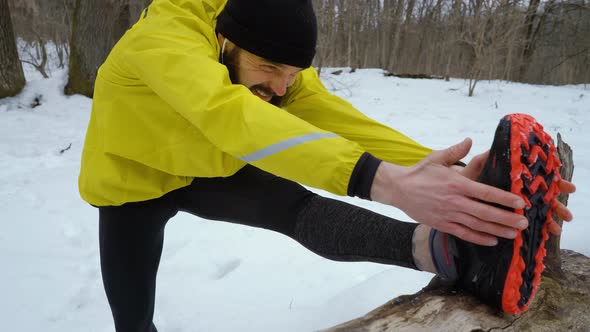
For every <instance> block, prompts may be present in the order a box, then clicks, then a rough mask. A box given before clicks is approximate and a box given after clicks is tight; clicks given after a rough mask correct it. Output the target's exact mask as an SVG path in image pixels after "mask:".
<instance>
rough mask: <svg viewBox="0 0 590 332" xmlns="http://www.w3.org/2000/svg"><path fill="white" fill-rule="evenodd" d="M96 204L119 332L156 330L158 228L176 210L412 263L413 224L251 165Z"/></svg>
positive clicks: (325, 250)
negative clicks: (156, 193) (154, 193)
mask: <svg viewBox="0 0 590 332" xmlns="http://www.w3.org/2000/svg"><path fill="white" fill-rule="evenodd" d="M99 211H100V212H99V215H100V217H99V220H100V221H99V222H100V226H99V232H100V235H99V236H100V261H101V269H102V278H103V283H104V287H105V291H106V295H107V298H108V300H109V304H110V306H111V310H112V313H113V318H114V320H115V327H116V330H117V331H118V332H122V331H123V332H131V331H133V332H139V331H141V332H144V331H150V332H153V331H156V328H155V326H154V324H153V322H152V318H153V315H154V299H155V290H156V274H157V272H158V265H159V263H160V256H161V253H162V246H163V243H164V228H165V226H166V223H167V222H168V220H169V219H170V218H172V217H173V216H174V215H175V214H176V213H177V212H178V211H185V212H188V213H191V214H194V215H196V216H199V217H202V218H206V219H212V220H221V221H227V222H232V223H238V224H242V225H249V226H254V227H260V228H265V229H269V230H273V231H276V232H280V233H282V234H285V235H287V236H289V237H291V238H293V239H294V240H296V241H298V242H299V243H301V244H302V245H304V246H305V247H307V248H308V249H309V250H311V251H313V252H315V253H317V254H318V255H321V256H324V257H326V258H329V259H332V260H338V261H370V262H377V263H384V264H393V265H398V266H403V267H409V268H413V269H416V266H415V265H414V262H413V259H412V235H413V232H414V229H415V228H416V224H414V223H406V222H401V221H398V220H394V219H391V218H388V217H385V216H382V215H379V214H377V213H374V212H372V211H369V210H366V209H363V208H360V207H357V206H354V205H350V204H347V203H343V202H341V201H338V200H333V199H329V198H325V197H322V196H319V195H316V194H314V193H312V192H310V191H309V190H307V189H305V188H304V187H302V186H301V185H299V184H297V183H295V182H292V181H288V180H285V179H283V178H280V177H277V176H274V175H272V174H269V173H266V172H264V171H261V170H260V169H257V168H255V167H253V166H246V167H244V168H243V169H242V170H240V171H239V172H238V173H236V174H235V175H233V176H231V177H227V178H196V179H195V180H194V181H193V183H192V184H191V185H190V186H187V187H184V188H181V189H178V190H175V191H172V192H170V193H168V194H166V195H164V196H162V197H160V198H157V199H153V200H149V201H144V202H137V203H127V204H124V205H122V206H117V207H113V206H109V207H100V208H99Z"/></svg>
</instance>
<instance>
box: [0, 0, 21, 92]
mask: <svg viewBox="0 0 590 332" xmlns="http://www.w3.org/2000/svg"><path fill="white" fill-rule="evenodd" d="M24 86H25V74H24V73H23V67H22V65H21V63H20V60H19V59H18V51H17V49H16V42H15V39H14V31H13V30H12V20H11V19H10V9H9V8H8V1H7V0H0V98H4V97H9V96H14V95H16V94H18V93H19V92H20V91H21V90H22V89H23V87H24Z"/></svg>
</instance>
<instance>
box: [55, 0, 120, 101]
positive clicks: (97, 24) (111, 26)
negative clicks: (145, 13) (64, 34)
mask: <svg viewBox="0 0 590 332" xmlns="http://www.w3.org/2000/svg"><path fill="white" fill-rule="evenodd" d="M130 24H131V20H130V12H129V2H128V0H77V1H76V7H75V10H74V22H73V25H72V36H71V41H70V48H71V49H70V66H69V68H70V70H69V76H68V84H67V85H66V87H65V93H66V94H68V95H71V94H75V93H79V94H83V95H85V96H88V97H92V94H93V92H94V80H95V79H96V73H97V71H98V68H99V67H100V65H102V63H103V62H104V60H105V59H106V58H107V55H108V54H109V52H110V51H111V48H112V47H113V46H114V45H115V43H116V42H117V41H118V40H119V38H121V36H122V35H123V33H125V31H126V30H127V28H129V26H130Z"/></svg>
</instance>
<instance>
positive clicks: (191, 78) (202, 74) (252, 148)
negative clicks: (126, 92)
mask: <svg viewBox="0 0 590 332" xmlns="http://www.w3.org/2000/svg"><path fill="white" fill-rule="evenodd" d="M174 24H178V25H177V26H175V27H174V28H173V29H172V28H170V27H166V28H165V29H164V28H162V29H157V28H151V27H152V26H153V27H157V26H158V25H156V24H152V25H150V26H148V25H145V26H143V27H140V28H141V29H144V30H145V31H138V32H134V34H133V35H132V37H128V38H133V40H131V41H128V44H127V45H128V47H126V50H125V52H124V53H123V54H122V58H124V60H122V61H121V62H122V63H125V66H128V71H129V72H131V73H133V74H134V75H136V76H137V79H138V81H141V82H142V83H145V84H146V85H147V86H148V87H149V88H150V89H151V90H152V91H154V92H155V93H156V94H157V95H158V96H159V97H160V98H162V99H163V100H164V101H165V102H166V103H167V104H169V105H170V106H171V107H172V108H173V109H174V110H175V111H176V112H178V113H179V114H180V115H181V116H182V117H184V118H185V119H186V120H188V121H189V122H190V123H191V124H192V125H194V126H195V127H196V129H197V130H199V131H200V132H202V134H203V135H204V136H205V137H206V139H208V140H209V141H210V142H211V143H212V144H213V145H215V146H216V147H217V148H219V149H220V150H222V151H223V152H225V153H228V154H230V155H232V156H234V157H235V158H238V159H240V160H242V161H245V162H247V163H250V164H252V165H254V166H256V167H258V168H261V169H263V170H265V171H268V172H270V173H273V174H276V175H278V176H281V177H284V178H287V179H290V180H292V181H296V182H299V183H302V184H305V185H309V186H312V187H315V188H320V189H324V190H327V191H330V192H332V193H335V194H338V195H346V193H347V187H348V184H349V179H350V176H351V174H352V171H353V169H354V167H355V164H356V163H357V161H358V160H359V158H360V156H361V155H362V154H363V153H364V150H363V148H362V147H361V146H360V145H358V144H357V143H355V142H352V141H350V140H348V139H346V138H344V137H341V136H338V135H337V134H334V133H332V132H331V131H330V130H328V129H320V128H318V127H316V126H314V125H312V124H310V123H308V122H307V121H306V120H305V119H300V118H298V117H296V116H294V115H292V114H290V113H288V112H285V111H284V110H281V109H280V108H278V107H276V106H273V105H271V104H269V103H267V102H265V101H263V100H261V99H260V98H258V97H256V96H255V95H253V94H252V93H251V91H250V90H248V89H247V88H246V87H244V86H243V85H235V84H232V83H231V81H230V79H229V74H228V72H227V68H226V67H225V66H223V65H221V64H220V63H219V62H218V61H217V57H218V53H217V52H218V50H217V48H216V46H215V45H216V44H215V45H212V43H211V41H210V40H207V39H206V38H205V37H204V36H202V35H199V34H198V33H196V31H195V29H192V28H190V25H191V24H192V23H190V22H182V23H174ZM183 24H184V25H183ZM160 26H164V25H160Z"/></svg>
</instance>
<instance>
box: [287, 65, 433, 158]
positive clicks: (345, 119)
mask: <svg viewBox="0 0 590 332" xmlns="http://www.w3.org/2000/svg"><path fill="white" fill-rule="evenodd" d="M282 107H283V108H284V109H286V110H287V111H288V112H289V113H291V114H293V115H296V116H297V117H299V118H301V119H303V120H305V121H307V122H309V123H311V124H313V125H315V126H318V127H319V128H322V129H324V130H328V131H331V132H334V133H337V134H338V135H340V136H342V137H345V138H347V139H349V140H351V141H354V142H357V143H358V144H360V145H361V146H362V147H363V148H364V149H365V150H366V151H367V152H369V153H371V154H372V155H374V156H375V157H377V158H379V159H381V160H384V161H387V162H390V163H394V164H398V165H402V166H409V165H413V164H415V163H417V162H419V161H420V160H422V159H423V158H424V157H426V156H427V155H428V154H429V153H430V152H432V149H429V148H427V147H424V146H422V145H420V144H418V143H417V142H415V141H414V140H412V139H410V138H409V137H407V136H406V135H404V134H402V133H400V132H398V131H396V130H394V129H392V128H390V127H388V126H385V125H383V124H381V123H379V122H377V121H374V120H372V119H370V118H368V117H367V116H365V115H364V114H362V113H361V112H359V111H358V110H356V109H355V108H354V107H353V106H352V105H351V104H350V103H348V102H346V101H345V100H343V99H342V98H340V97H338V96H335V95H333V94H331V93H330V92H329V91H328V90H327V89H326V88H325V87H324V86H323V84H322V83H321V81H320V79H319V78H318V75H317V73H316V71H315V70H314V69H313V68H308V69H306V70H305V71H303V72H302V73H301V75H300V76H299V77H298V79H297V80H296V82H295V84H294V85H293V86H292V87H291V89H290V90H289V92H288V94H287V95H286V96H285V98H284V100H283V104H282Z"/></svg>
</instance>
